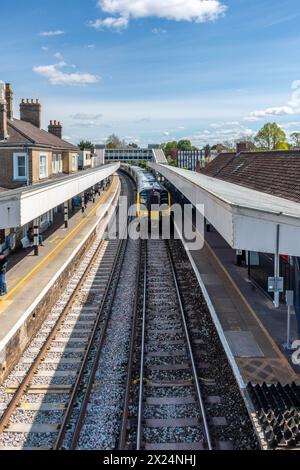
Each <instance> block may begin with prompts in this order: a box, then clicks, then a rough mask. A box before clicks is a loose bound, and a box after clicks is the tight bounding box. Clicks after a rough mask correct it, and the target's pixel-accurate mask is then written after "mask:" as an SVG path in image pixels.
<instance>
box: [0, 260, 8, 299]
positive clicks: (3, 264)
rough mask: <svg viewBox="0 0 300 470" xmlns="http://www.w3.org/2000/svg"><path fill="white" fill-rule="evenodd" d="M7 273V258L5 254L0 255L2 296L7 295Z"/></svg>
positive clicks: (0, 287) (0, 293)
mask: <svg viewBox="0 0 300 470" xmlns="http://www.w3.org/2000/svg"><path fill="white" fill-rule="evenodd" d="M6 271H7V256H6V255H5V254H4V253H1V254H0V296H3V295H6V294H7V284H6Z"/></svg>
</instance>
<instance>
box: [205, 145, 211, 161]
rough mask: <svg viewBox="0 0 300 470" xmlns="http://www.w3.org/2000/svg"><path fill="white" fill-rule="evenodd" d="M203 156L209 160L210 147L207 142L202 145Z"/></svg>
mask: <svg viewBox="0 0 300 470" xmlns="http://www.w3.org/2000/svg"><path fill="white" fill-rule="evenodd" d="M204 156H205V159H206V160H209V159H210V157H211V147H210V145H209V144H207V145H206V146H205V147H204Z"/></svg>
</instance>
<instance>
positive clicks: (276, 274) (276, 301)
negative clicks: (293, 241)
mask: <svg viewBox="0 0 300 470" xmlns="http://www.w3.org/2000/svg"><path fill="white" fill-rule="evenodd" d="M279 237H280V225H279V224H278V225H277V230H276V253H275V256H274V277H275V279H277V278H278V277H279V275H280V272H279V268H280V264H279ZM274 306H275V308H278V307H279V291H278V290H276V291H275V292H274Z"/></svg>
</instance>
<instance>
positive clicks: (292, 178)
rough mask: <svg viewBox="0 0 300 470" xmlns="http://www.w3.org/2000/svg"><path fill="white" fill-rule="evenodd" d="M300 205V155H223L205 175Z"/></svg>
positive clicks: (291, 152)
mask: <svg viewBox="0 0 300 470" xmlns="http://www.w3.org/2000/svg"><path fill="white" fill-rule="evenodd" d="M201 172H202V173H203V174H205V175H207V176H212V177H214V178H218V179H220V180H223V181H227V182H229V183H233V184H238V185H240V186H244V187H247V188H250V189H254V190H256V191H260V192H263V193H267V194H271V195H273V196H278V197H281V198H284V199H289V200H291V201H295V202H298V203H300V151H299V150H295V151H274V152H273V151H271V152H241V153H239V154H232V153H222V154H220V155H218V157H217V158H215V160H213V161H212V162H211V163H209V164H208V165H207V166H206V167H205V168H204V169H202V171H201Z"/></svg>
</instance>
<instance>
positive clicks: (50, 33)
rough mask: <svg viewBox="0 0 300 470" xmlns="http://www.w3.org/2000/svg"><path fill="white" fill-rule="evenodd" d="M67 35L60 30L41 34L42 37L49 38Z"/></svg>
mask: <svg viewBox="0 0 300 470" xmlns="http://www.w3.org/2000/svg"><path fill="white" fill-rule="evenodd" d="M63 34H65V32H64V31H62V30H60V29H58V30H57V31H43V32H42V33H40V36H44V37H49V36H62V35H63Z"/></svg>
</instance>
